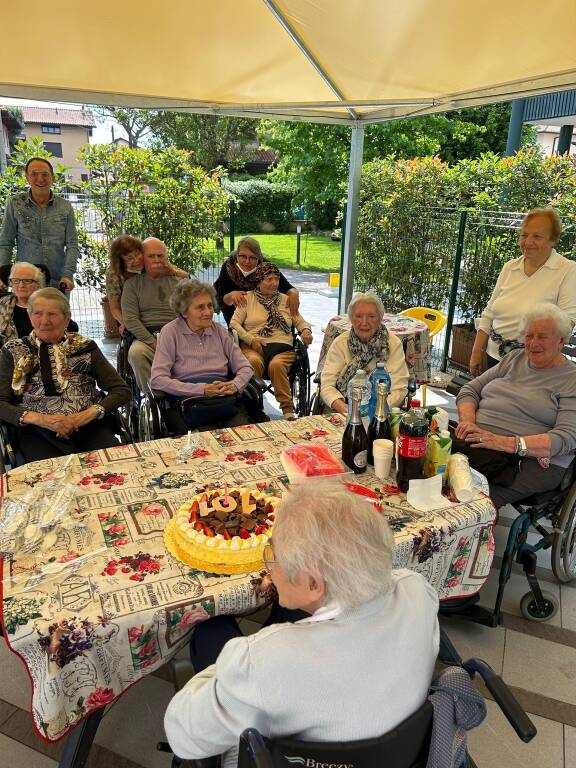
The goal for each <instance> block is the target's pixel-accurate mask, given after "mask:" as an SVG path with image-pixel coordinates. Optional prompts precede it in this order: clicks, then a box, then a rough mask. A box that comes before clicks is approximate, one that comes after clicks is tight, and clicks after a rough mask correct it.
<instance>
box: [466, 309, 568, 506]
mask: <svg viewBox="0 0 576 768" xmlns="http://www.w3.org/2000/svg"><path fill="white" fill-rule="evenodd" d="M571 330H572V325H571V322H570V319H569V317H568V316H567V315H566V314H565V313H564V312H563V311H562V310H561V309H559V308H558V307H556V306H555V305H553V304H536V305H535V306H534V307H533V308H532V309H531V310H530V311H529V312H528V313H527V314H526V316H525V317H524V349H517V350H513V351H512V352H509V353H508V354H507V355H506V356H505V357H504V358H503V359H502V360H501V361H500V363H498V365H496V366H495V367H493V368H490V369H489V370H487V371H486V372H485V373H483V374H482V375H481V376H479V377H478V378H477V379H474V380H473V381H471V382H470V383H469V384H466V385H465V386H464V387H462V389H461V390H460V392H459V394H458V397H457V400H456V402H457V405H458V419H459V422H458V426H457V427H456V430H455V435H456V438H457V439H458V442H457V443H456V445H455V446H454V450H460V451H464V452H466V453H467V455H468V456H469V459H470V463H471V465H472V466H475V467H476V468H477V469H479V470H480V471H482V472H484V474H485V475H486V476H487V477H488V480H489V482H490V496H491V498H492V500H493V502H494V504H495V505H496V507H497V508H498V507H501V506H503V505H504V504H506V503H508V502H512V503H513V502H516V501H520V500H521V499H524V498H527V497H529V496H531V495H532V494H533V493H535V492H542V491H548V490H553V489H554V488H556V487H557V486H558V485H559V484H560V481H561V480H562V477H563V475H564V473H565V471H566V468H567V467H568V466H569V464H570V463H571V461H572V459H573V458H574V452H575V450H576V365H574V363H572V362H570V361H569V360H567V359H566V357H565V356H564V355H563V354H562V347H563V346H564V344H565V343H566V341H567V340H568V338H569V337H570V334H571ZM481 449H484V450H481Z"/></svg>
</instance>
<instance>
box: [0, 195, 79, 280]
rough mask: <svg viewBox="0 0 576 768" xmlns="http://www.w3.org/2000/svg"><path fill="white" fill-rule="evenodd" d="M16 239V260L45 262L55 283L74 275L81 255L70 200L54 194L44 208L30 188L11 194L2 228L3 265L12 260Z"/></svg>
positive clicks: (0, 256) (0, 245) (1, 257)
mask: <svg viewBox="0 0 576 768" xmlns="http://www.w3.org/2000/svg"><path fill="white" fill-rule="evenodd" d="M14 243H16V249H17V250H16V261H29V262H30V263H31V264H45V265H46V266H47V267H48V269H49V270H50V277H51V283H52V285H53V286H57V285H58V283H59V282H60V279H61V278H62V277H68V278H70V279H72V278H73V276H74V271H75V269H76V260H77V259H78V256H79V250H78V235H77V233H76V222H75V221H74V211H73V210H72V206H71V205H70V203H68V202H66V200H64V199H63V198H61V197H58V195H54V194H52V195H51V197H50V200H49V201H48V204H47V205H45V206H44V207H43V208H41V207H40V206H38V205H36V203H35V202H34V201H33V200H32V196H31V195H30V192H22V193H20V194H18V195H14V197H12V198H10V199H9V200H8V202H7V204H6V211H5V214H4V221H3V222H2V229H1V230H0V266H3V265H5V264H10V263H11V262H12V252H13V248H14Z"/></svg>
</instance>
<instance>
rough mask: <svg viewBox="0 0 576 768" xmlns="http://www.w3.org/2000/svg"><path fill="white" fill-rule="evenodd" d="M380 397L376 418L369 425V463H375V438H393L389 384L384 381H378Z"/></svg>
mask: <svg viewBox="0 0 576 768" xmlns="http://www.w3.org/2000/svg"><path fill="white" fill-rule="evenodd" d="M377 388H378V399H377V401H376V412H375V414H374V418H373V419H372V421H371V422H370V426H369V427H368V464H374V456H373V454H372V444H373V442H374V440H391V439H392V432H391V430H390V422H389V421H388V412H389V408H388V386H387V385H386V383H385V382H384V381H379V382H378V383H377Z"/></svg>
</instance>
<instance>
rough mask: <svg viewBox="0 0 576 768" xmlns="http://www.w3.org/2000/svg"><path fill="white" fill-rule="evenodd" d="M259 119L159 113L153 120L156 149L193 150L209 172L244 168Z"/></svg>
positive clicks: (252, 149)
mask: <svg viewBox="0 0 576 768" xmlns="http://www.w3.org/2000/svg"><path fill="white" fill-rule="evenodd" d="M257 123H258V121H257V120H250V119H246V118H239V117H216V116H214V115H191V114H186V113H181V112H163V111H159V112H156V113H155V114H154V116H153V119H152V121H151V130H152V134H153V138H152V140H151V144H152V146H153V147H154V148H156V149H166V148H167V147H170V146H173V147H176V148H177V149H186V150H188V151H191V152H192V153H193V155H194V159H195V161H196V163H197V164H198V165H200V166H201V167H202V168H204V170H206V171H212V170H214V169H216V168H218V167H220V166H223V167H225V168H229V169H231V170H232V169H236V168H241V167H242V166H243V165H244V164H245V163H246V161H247V160H249V159H250V157H251V156H252V155H253V154H254V149H255V146H256V142H257V139H256V125H257Z"/></svg>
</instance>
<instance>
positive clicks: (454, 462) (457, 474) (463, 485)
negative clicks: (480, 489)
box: [448, 453, 477, 501]
mask: <svg viewBox="0 0 576 768" xmlns="http://www.w3.org/2000/svg"><path fill="white" fill-rule="evenodd" d="M448 483H449V485H450V488H452V490H453V491H454V495H455V496H456V498H457V499H458V501H471V500H472V499H473V498H474V496H476V493H477V491H476V489H475V488H474V481H473V480H472V473H471V472H470V464H469V463H468V457H467V456H465V455H464V454H463V453H453V454H452V456H451V457H450V459H449V461H448Z"/></svg>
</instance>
